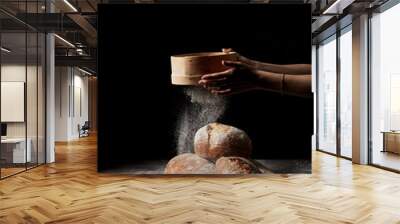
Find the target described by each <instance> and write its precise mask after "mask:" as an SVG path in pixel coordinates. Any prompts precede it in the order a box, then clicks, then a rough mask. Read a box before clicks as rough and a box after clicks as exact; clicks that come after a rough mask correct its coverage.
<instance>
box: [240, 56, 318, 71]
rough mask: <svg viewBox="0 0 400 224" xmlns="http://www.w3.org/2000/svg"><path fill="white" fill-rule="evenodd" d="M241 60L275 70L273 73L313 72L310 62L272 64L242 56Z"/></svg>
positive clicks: (257, 66)
mask: <svg viewBox="0 0 400 224" xmlns="http://www.w3.org/2000/svg"><path fill="white" fill-rule="evenodd" d="M239 60H240V61H243V62H244V63H246V64H248V65H250V66H252V67H254V68H256V69H258V70H262V71H267V72H273V73H284V74H290V75H303V74H311V65H310V64H288V65H278V64H270V63H265V62H260V61H255V60H251V59H248V58H245V57H243V56H241V57H240V58H239Z"/></svg>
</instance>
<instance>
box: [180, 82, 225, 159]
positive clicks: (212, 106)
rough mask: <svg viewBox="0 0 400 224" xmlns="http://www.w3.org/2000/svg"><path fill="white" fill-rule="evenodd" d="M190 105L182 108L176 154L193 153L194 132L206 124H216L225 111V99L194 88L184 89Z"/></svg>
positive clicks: (199, 88)
mask: <svg viewBox="0 0 400 224" xmlns="http://www.w3.org/2000/svg"><path fill="white" fill-rule="evenodd" d="M184 93H185V95H186V96H187V97H188V99H189V100H190V103H189V104H187V105H185V107H184V108H182V111H181V113H180V114H179V116H178V121H177V122H178V123H177V127H176V141H177V144H176V146H177V152H178V154H182V153H187V152H193V151H194V149H193V139H194V135H195V133H196V131H197V130H198V129H199V128H201V127H203V126H205V125H206V124H209V123H212V122H217V121H218V120H219V119H220V117H221V116H222V115H223V114H224V112H225V109H226V99H225V98H224V97H221V96H216V95H213V94H211V93H210V92H209V91H207V90H206V89H203V88H201V87H196V86H189V87H185V89H184Z"/></svg>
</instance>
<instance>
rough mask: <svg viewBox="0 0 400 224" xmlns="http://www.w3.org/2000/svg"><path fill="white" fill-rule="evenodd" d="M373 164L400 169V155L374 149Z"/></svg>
mask: <svg viewBox="0 0 400 224" xmlns="http://www.w3.org/2000/svg"><path fill="white" fill-rule="evenodd" d="M372 162H373V164H376V165H380V166H384V167H388V168H390V169H395V170H399V171H400V155H399V154H395V153H392V152H381V151H378V150H376V151H374V154H373V157H372Z"/></svg>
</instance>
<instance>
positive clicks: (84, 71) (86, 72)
mask: <svg viewBox="0 0 400 224" xmlns="http://www.w3.org/2000/svg"><path fill="white" fill-rule="evenodd" d="M78 70H79V71H81V72H83V73H85V74H87V75H90V76H92V75H93V74H92V73H90V72H88V71H86V70H83V69H81V68H79V67H78Z"/></svg>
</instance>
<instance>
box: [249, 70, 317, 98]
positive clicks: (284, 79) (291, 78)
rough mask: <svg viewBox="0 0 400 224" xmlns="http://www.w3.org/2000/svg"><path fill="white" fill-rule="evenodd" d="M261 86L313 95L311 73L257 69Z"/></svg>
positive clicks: (284, 91) (292, 93)
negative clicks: (285, 72)
mask: <svg viewBox="0 0 400 224" xmlns="http://www.w3.org/2000/svg"><path fill="white" fill-rule="evenodd" d="M257 76H258V79H259V88H261V89H264V90H268V91H273V92H280V93H282V94H288V95H296V96H303V97H311V96H312V92H311V75H304V74H303V75H300V74H299V75H290V74H282V73H272V72H266V71H260V70H258V71H257Z"/></svg>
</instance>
